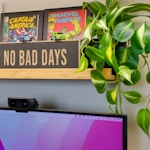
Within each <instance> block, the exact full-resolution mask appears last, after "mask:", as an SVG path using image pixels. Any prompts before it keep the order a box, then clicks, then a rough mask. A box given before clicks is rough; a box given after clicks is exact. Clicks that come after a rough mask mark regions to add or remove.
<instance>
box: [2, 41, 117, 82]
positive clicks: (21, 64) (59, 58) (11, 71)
mask: <svg viewBox="0 0 150 150" xmlns="http://www.w3.org/2000/svg"><path fill="white" fill-rule="evenodd" d="M79 46H80V41H38V42H29V43H0V79H83V80H88V79H90V71H91V69H87V70H86V71H84V72H80V73H75V71H76V70H77V68H78V66H79V63H80V47H79ZM45 61H46V62H45ZM103 74H104V76H105V78H106V79H107V80H114V79H115V76H114V75H113V73H112V69H111V68H105V69H104V70H103Z"/></svg>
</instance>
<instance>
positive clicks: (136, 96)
mask: <svg viewBox="0 0 150 150" xmlns="http://www.w3.org/2000/svg"><path fill="white" fill-rule="evenodd" d="M122 95H123V96H124V97H125V98H126V99H127V100H128V101H129V102H130V103H133V104H137V103H139V102H140V100H141V97H142V95H141V94H140V93H139V92H137V91H129V92H122Z"/></svg>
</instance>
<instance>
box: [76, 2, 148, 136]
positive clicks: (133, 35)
mask: <svg viewBox="0 0 150 150" xmlns="http://www.w3.org/2000/svg"><path fill="white" fill-rule="evenodd" d="M85 8H86V9H88V10H89V11H90V12H91V14H92V15H91V16H89V17H88V19H87V25H86V28H85V30H84V35H83V39H82V42H81V47H80V50H81V59H80V65H79V68H78V70H77V72H81V71H84V70H86V69H87V68H88V67H89V65H90V66H91V67H92V70H91V81H92V83H93V85H94V86H95V88H96V90H97V91H98V93H104V92H105V93H106V99H107V101H108V105H109V108H110V110H111V111H112V112H113V113H118V114H119V113H120V114H121V113H123V111H122V103H123V102H122V101H123V99H126V100H128V101H129V102H130V103H132V104H137V103H140V102H141V99H142V94H141V93H140V92H139V91H136V90H133V89H131V90H129V91H123V90H122V89H121V84H124V85H125V86H129V87H131V86H132V85H135V84H136V83H138V81H139V80H140V78H141V70H140V69H141V66H140V61H139V60H140V59H144V65H143V66H142V67H146V68H147V73H146V81H147V82H148V83H150V67H149V64H148V60H147V58H148V54H149V53H150V26H149V25H148V24H147V23H146V22H143V23H141V24H140V25H139V26H138V25H136V24H135V20H134V18H137V17H147V18H149V15H150V13H149V12H150V4H144V3H136V4H131V5H128V6H123V7H120V6H119V3H118V1H117V0H106V2H105V4H103V3H101V2H99V1H92V2H83V9H85ZM143 11H145V12H148V13H149V14H148V15H147V14H146V13H143ZM106 66H108V67H111V68H113V70H114V72H115V75H116V80H114V81H108V80H106V79H105V77H104V75H103V73H102V70H103V68H104V67H106ZM139 66H140V67H139ZM111 83H113V84H114V86H113V87H114V88H112V86H111V89H109V87H110V86H108V85H109V84H111ZM146 101H147V105H146V106H145V108H141V109H140V110H139V111H138V113H137V124H138V125H139V127H140V128H141V129H142V130H143V131H144V132H145V133H146V134H147V135H148V137H149V138H150V133H149V129H150V106H149V103H150V99H149V97H147V99H146Z"/></svg>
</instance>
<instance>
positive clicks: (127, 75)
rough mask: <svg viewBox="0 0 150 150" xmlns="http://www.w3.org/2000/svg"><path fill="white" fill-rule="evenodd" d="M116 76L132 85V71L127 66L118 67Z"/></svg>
mask: <svg viewBox="0 0 150 150" xmlns="http://www.w3.org/2000/svg"><path fill="white" fill-rule="evenodd" d="M118 74H119V75H120V76H121V77H122V78H123V79H125V80H127V81H129V82H130V83H131V84H133V83H132V80H131V74H132V71H131V70H130V69H129V68H128V67H127V66H124V65H122V66H119V72H118Z"/></svg>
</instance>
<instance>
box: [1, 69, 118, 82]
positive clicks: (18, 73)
mask: <svg viewBox="0 0 150 150" xmlns="http://www.w3.org/2000/svg"><path fill="white" fill-rule="evenodd" d="M76 70H77V69H76V68H69V69H68V68H67V69H66V68H61V69H60V68H57V69H56V68H55V69H52V68H50V69H47V68H42V69H39V68H38V69H33V68H32V69H29V68H28V69H25V68H23V69H21V68H19V69H8V68H7V69H0V79H81V80H88V79H90V71H91V69H87V70H86V71H84V72H80V73H75V71H76ZM103 74H104V76H105V78H106V79H107V80H114V79H115V75H113V74H112V68H104V69H103Z"/></svg>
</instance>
